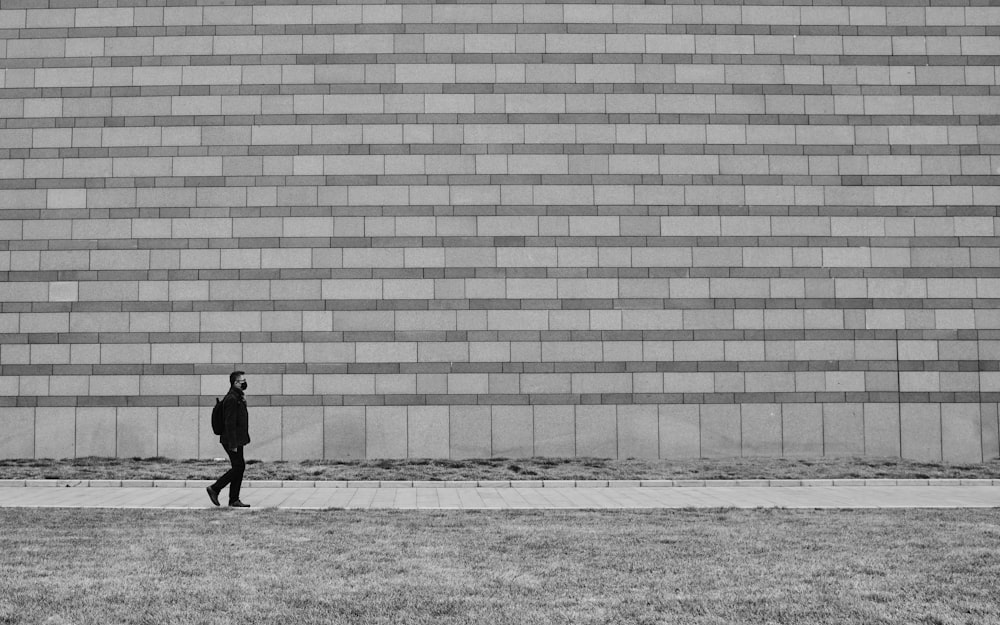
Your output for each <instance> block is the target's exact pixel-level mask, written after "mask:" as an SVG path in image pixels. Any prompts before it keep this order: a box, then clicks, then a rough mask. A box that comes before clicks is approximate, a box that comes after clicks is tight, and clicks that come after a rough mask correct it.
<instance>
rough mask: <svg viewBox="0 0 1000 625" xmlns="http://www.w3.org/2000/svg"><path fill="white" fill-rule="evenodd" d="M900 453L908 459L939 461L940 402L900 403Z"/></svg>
mask: <svg viewBox="0 0 1000 625" xmlns="http://www.w3.org/2000/svg"><path fill="white" fill-rule="evenodd" d="M899 421H900V454H901V456H902V457H903V458H906V459H909V460H920V461H926V462H940V461H941V460H942V457H941V451H942V449H941V444H942V437H941V434H942V428H941V404H931V403H928V404H901V405H900V415H899Z"/></svg>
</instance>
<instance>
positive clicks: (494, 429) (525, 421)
mask: <svg viewBox="0 0 1000 625" xmlns="http://www.w3.org/2000/svg"><path fill="white" fill-rule="evenodd" d="M491 414H492V424H491V433H492V434H491V436H492V440H493V456H496V457H501V458H530V457H532V456H534V455H536V453H535V447H534V440H535V433H534V411H533V410H532V408H531V407H530V406H492V407H491Z"/></svg>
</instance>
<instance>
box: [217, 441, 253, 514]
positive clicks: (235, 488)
mask: <svg viewBox="0 0 1000 625" xmlns="http://www.w3.org/2000/svg"><path fill="white" fill-rule="evenodd" d="M223 449H226V448H225V447H223ZM226 454H227V455H228V456H229V464H230V469H229V470H228V471H226V472H225V473H223V474H222V477H220V478H219V479H218V480H216V481H215V484H212V490H213V491H215V493H216V495H218V494H219V493H221V492H222V489H223V488H225V487H226V486H229V501H236V500H237V499H239V498H240V486H241V485H242V484H243V470H244V469H245V468H246V462H244V460H243V448H242V447H237V448H236V451H232V450H229V449H226Z"/></svg>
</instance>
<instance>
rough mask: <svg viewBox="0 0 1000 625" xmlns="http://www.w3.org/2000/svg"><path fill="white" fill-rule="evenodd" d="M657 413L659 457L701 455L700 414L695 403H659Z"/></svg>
mask: <svg viewBox="0 0 1000 625" xmlns="http://www.w3.org/2000/svg"><path fill="white" fill-rule="evenodd" d="M668 392H670V391H669V389H668ZM658 415H659V426H660V457H661V458H698V457H700V456H701V416H700V411H699V407H698V406H697V405H693V404H689V405H684V404H664V405H660V406H659V407H658Z"/></svg>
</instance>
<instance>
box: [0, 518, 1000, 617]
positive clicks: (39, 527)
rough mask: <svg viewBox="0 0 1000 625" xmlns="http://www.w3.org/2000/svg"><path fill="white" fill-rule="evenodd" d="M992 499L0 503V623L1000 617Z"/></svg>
mask: <svg viewBox="0 0 1000 625" xmlns="http://www.w3.org/2000/svg"><path fill="white" fill-rule="evenodd" d="M997 520H998V517H997V514H996V512H994V511H988V510H960V511H959V510H906V511H886V510H874V511H836V512H820V511H787V510H763V511H745V510H710V511H690V510H683V511H652V512H636V511H629V512H573V513H567V512H516V513H515V512H503V513H475V512H457V511H455V512H434V513H427V512H421V513H419V514H417V513H411V512H400V511H384V512H375V511H367V512H358V511H343V510H337V511H323V512H288V511H258V512H254V513H245V512H244V513H241V512H239V511H230V510H214V509H213V510H209V511H199V512H170V511H96V510H65V511H64V510H50V511H41V510H30V509H8V510H0V526H2V527H3V528H4V532H3V533H2V535H0V552H2V553H3V554H4V555H3V559H2V566H0V623H5V624H13V625H21V624H24V625H27V624H31V625H35V624H48V625H67V624H71V623H72V624H74V625H84V624H91V623H94V624H98V623H99V624H101V625H115V624H123V625H125V624H128V625H131V624H147V623H148V624H153V623H155V624H157V625H171V624H178V625H180V624H183V625H191V624H213V625H216V624H229V623H233V624H235V623H240V624H256V623H260V624H265V623H266V624H268V625H276V624H278V625H280V624H284V623H288V624H293V623H294V624H295V625H311V624H320V623H323V624H336V625H339V624H354V623H357V624H362V623H363V624H365V625H370V624H380V623H386V624H387V623H393V624H411V623H412V624H423V623H427V624H430V623H433V624H435V625H440V624H446V625H449V624H456V625H457V624H465V623H469V624H472V623H475V624H477V625H479V624H482V623H490V624H505V623H512V624H513V623H517V624H523V623H532V624H549V623H574V624H597V623H602V624H603V623H614V624H622V623H624V624H631V623H678V624H692V625H705V624H713V625H714V624H727V625H728V624H732V623H741V624H764V623H769V624H770V623H787V624H802V625H807V624H808V625H824V624H831V625H832V624H836V625H845V624H864V625H878V624H900V625H903V624H906V625H911V624H914V623H928V624H963V625H979V624H987V623H990V624H994V623H997V622H1000V589H998V587H997V585H996V583H995V580H996V579H998V578H1000V560H998V559H997V558H996V557H995V556H996V553H997V551H998V548H1000V527H998V525H997Z"/></svg>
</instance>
